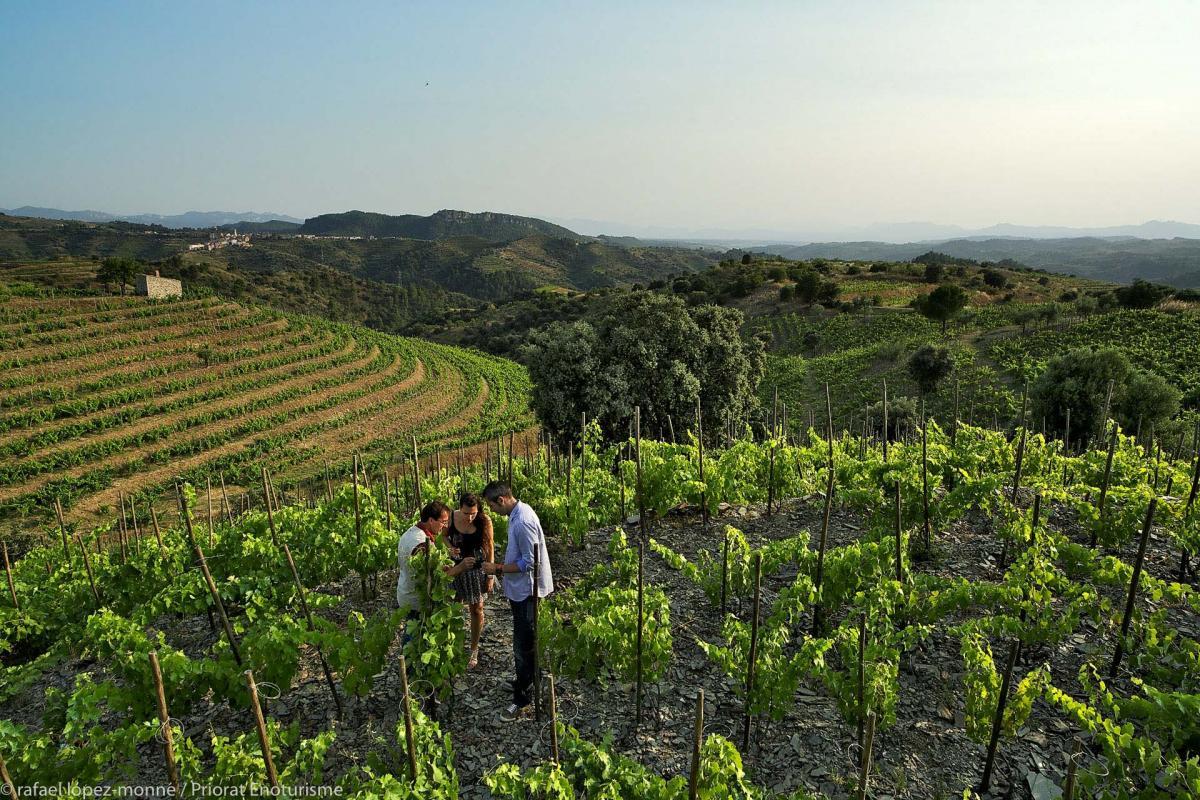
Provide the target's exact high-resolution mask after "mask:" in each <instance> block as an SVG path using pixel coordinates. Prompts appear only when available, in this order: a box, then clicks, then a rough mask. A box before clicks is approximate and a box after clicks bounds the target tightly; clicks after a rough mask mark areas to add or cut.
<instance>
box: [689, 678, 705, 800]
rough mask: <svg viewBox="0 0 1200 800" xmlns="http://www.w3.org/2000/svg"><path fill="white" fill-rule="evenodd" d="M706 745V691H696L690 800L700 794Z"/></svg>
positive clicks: (694, 799)
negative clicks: (701, 758)
mask: <svg viewBox="0 0 1200 800" xmlns="http://www.w3.org/2000/svg"><path fill="white" fill-rule="evenodd" d="M703 744H704V690H703V689H698V690H697V691H696V727H695V731H694V733H693V734H692V768H691V771H690V772H689V773H688V800H696V798H697V797H698V796H699V792H700V747H701V746H702V745H703Z"/></svg>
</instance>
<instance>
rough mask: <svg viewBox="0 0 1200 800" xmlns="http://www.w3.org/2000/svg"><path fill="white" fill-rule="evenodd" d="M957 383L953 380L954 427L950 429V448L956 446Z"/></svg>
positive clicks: (956, 380)
mask: <svg viewBox="0 0 1200 800" xmlns="http://www.w3.org/2000/svg"><path fill="white" fill-rule="evenodd" d="M958 382H959V379H958V378H955V379H954V425H953V426H952V427H951V428H950V446H951V447H956V446H958Z"/></svg>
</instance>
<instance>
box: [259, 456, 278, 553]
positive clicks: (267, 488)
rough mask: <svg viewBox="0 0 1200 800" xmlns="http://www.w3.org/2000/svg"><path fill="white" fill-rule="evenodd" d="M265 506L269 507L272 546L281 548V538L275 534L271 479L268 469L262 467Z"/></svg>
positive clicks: (268, 522) (268, 516)
mask: <svg viewBox="0 0 1200 800" xmlns="http://www.w3.org/2000/svg"><path fill="white" fill-rule="evenodd" d="M262 487H263V505H265V506H266V507H267V524H268V526H269V528H270V531H271V544H273V545H275V546H276V547H279V537H278V536H276V534H275V512H274V511H272V510H271V478H270V476H269V475H268V474H267V468H266V467H262Z"/></svg>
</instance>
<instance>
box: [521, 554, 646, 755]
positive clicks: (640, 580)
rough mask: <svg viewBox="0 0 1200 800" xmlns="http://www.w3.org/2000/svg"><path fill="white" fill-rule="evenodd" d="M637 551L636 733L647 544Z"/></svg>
mask: <svg viewBox="0 0 1200 800" xmlns="http://www.w3.org/2000/svg"><path fill="white" fill-rule="evenodd" d="M637 550H638V571H637V645H636V647H637V688H636V690H635V692H636V697H635V698H634V708H635V711H634V718H633V729H634V730H635V731H636V730H638V729H639V728H641V727H642V641H643V640H642V637H643V629H644V628H645V622H646V595H645V583H644V577H643V560H644V556H645V552H646V543H645V541H643V540H642V539H640V538H639V539H638V544H637ZM535 588H536V587H535Z"/></svg>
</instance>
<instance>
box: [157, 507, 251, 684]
mask: <svg viewBox="0 0 1200 800" xmlns="http://www.w3.org/2000/svg"><path fill="white" fill-rule="evenodd" d="M176 491H177V492H178V494H179V513H180V516H182V517H183V524H184V526H185V527H186V529H187V537H188V541H189V542H191V543H192V551H193V552H195V554H196V560H197V561H198V562H199V564H200V571H201V573H203V575H204V583H205V585H207V586H208V593H209V594H210V595H211V596H212V599H213V605H215V606H216V607H217V614H218V615H219V616H220V618H221V625H222V626H223V627H224V628H225V638H226V639H228V640H229V651H230V652H231V653H233V660H234V661H235V662H236V663H237V665H238V666H239V667H240V666H241V665H242V654H241V651H240V650H238V644H237V638H236V637H235V636H234V635H233V626H232V625H230V624H229V616H228V615H227V614H226V613H225V603H223V602H222V601H221V593H220V592H218V591H217V584H216V581H214V580H213V576H212V572H210V571H209V569H208V561H207V560H206V559H205V558H204V551H203V550H202V549H200V543H199V542H197V541H196V536H195V534H194V532H193V531H192V515H191V514H190V513H189V512H188V506H187V498H185V497H184V496H183V490H182V489H181V488H179V486H178V485H176ZM256 702H257V701H256Z"/></svg>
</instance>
